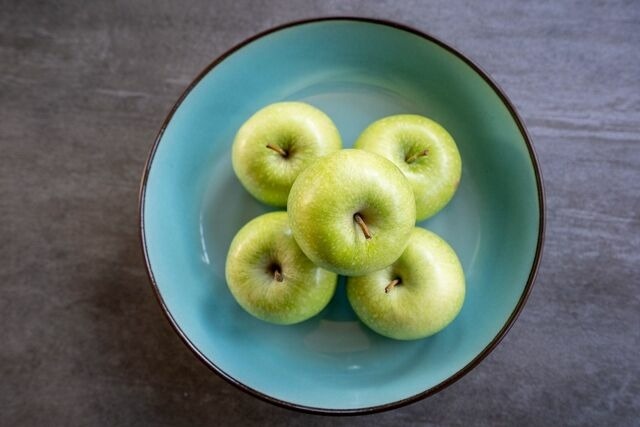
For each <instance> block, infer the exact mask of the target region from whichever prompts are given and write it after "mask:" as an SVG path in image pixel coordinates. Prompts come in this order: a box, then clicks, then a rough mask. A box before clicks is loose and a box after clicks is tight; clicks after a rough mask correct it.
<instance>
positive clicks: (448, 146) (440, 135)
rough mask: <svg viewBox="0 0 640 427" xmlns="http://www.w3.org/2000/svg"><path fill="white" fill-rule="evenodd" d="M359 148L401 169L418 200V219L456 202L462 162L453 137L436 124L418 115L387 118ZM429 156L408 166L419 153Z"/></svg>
mask: <svg viewBox="0 0 640 427" xmlns="http://www.w3.org/2000/svg"><path fill="white" fill-rule="evenodd" d="M355 147H356V148H360V149H362V150H367V151H371V152H372V153H376V154H379V155H381V156H383V157H385V158H387V159H389V160H391V161H392V162H393V163H395V165H396V166H398V167H399V168H400V170H401V171H402V173H404V175H405V176H406V177H407V179H408V180H409V183H410V184H411V188H412V189H413V193H414V196H415V198H416V218H417V219H418V221H422V220H424V219H427V218H429V217H431V216H433V215H435V214H436V213H438V212H439V211H440V210H441V209H442V208H444V207H445V206H446V205H447V203H449V201H450V200H451V199H452V198H453V195H454V194H455V192H456V190H457V189H458V185H459V184H460V178H461V175H462V159H461V157H460V153H459V151H458V147H457V145H456V143H455V141H454V140H453V137H452V136H451V135H450V134H449V132H447V130H446V129H445V128H443V127H442V126H440V125H439V124H438V123H436V122H435V121H433V120H431V119H428V118H426V117H423V116H419V115H415V114H400V115H395V116H389V117H385V118H383V119H380V120H378V121H376V122H374V123H372V124H371V125H369V127H367V128H366V129H365V130H364V132H363V133H362V134H361V135H360V136H359V137H358V140H357V141H356V143H355ZM424 150H427V154H426V155H424V156H420V157H417V158H416V159H415V160H414V161H412V162H410V163H407V159H408V158H410V157H411V156H412V155H414V154H416V153H420V152H423V151H424Z"/></svg>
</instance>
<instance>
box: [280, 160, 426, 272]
mask: <svg viewBox="0 0 640 427" xmlns="http://www.w3.org/2000/svg"><path fill="white" fill-rule="evenodd" d="M287 211H288V212H289V221H290V223H291V230H292V231H293V236H294V238H295V239H296V241H297V242H298V245H300V248H301V249H302V251H303V252H304V253H305V254H306V255H307V256H308V257H309V259H311V260H312V261H313V262H314V263H316V264H317V265H319V266H321V267H323V268H325V269H327V270H331V271H334V272H336V273H339V274H342V275H345V276H359V275H362V274H366V273H369V272H372V271H376V270H379V269H381V268H384V267H386V266H388V265H389V264H391V263H393V262H394V261H395V260H396V259H397V258H398V257H399V256H400V255H401V254H402V251H403V250H404V248H405V247H406V245H407V242H408V239H409V235H410V234H411V231H412V229H413V227H414V225H415V218H416V216H415V199H414V197H413V192H412V191H411V186H410V185H409V182H408V181H407V179H406V178H405V177H404V175H403V174H402V172H400V170H399V169H398V168H397V167H396V166H395V165H394V164H393V163H391V162H390V161H389V160H387V159H385V158H384V157H381V156H378V155H377V154H372V153H369V152H366V151H362V150H354V149H348V150H341V151H338V152H336V153H334V154H331V155H329V156H327V157H323V158H322V159H320V160H318V161H317V162H316V163H314V164H313V165H311V166H310V167H309V168H307V169H305V170H304V171H303V172H302V173H301V174H300V176H299V177H298V179H297V180H296V182H295V183H294V184H293V187H291V193H290V194H289V203H288V204H287ZM357 213H358V214H360V215H361V217H362V219H363V220H364V223H365V225H366V226H367V228H368V230H369V232H370V234H371V237H370V238H367V237H366V236H365V233H364V231H363V229H362V228H361V226H360V225H359V224H358V223H357V222H356V220H355V214H357Z"/></svg>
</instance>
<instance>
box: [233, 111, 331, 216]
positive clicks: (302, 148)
mask: <svg viewBox="0 0 640 427" xmlns="http://www.w3.org/2000/svg"><path fill="white" fill-rule="evenodd" d="M267 145H270V146H272V147H274V148H280V149H282V150H283V151H284V152H286V156H284V155H283V154H281V153H278V152H277V151H274V149H270V148H268V147H267ZM341 147H342V140H341V138H340V133H339V132H338V129H337V128H336V126H335V125H334V124H333V121H331V119H330V118H329V116H327V115H326V114H325V113H323V112H322V111H320V110H318V109H317V108H315V107H313V106H311V105H309V104H305V103H303V102H278V103H275V104H271V105H268V106H266V107H264V108H262V109H261V110H259V111H258V112H257V113H255V114H254V115H253V116H251V117H250V118H249V120H247V121H246V122H245V123H244V124H243V125H242V126H241V127H240V129H239V130H238V133H237V134H236V137H235V139H234V142H233V148H232V152H231V159H232V163H233V170H234V171H235V173H236V176H237V177H238V179H239V180H240V182H241V183H242V185H243V186H244V187H245V188H246V189H247V191H248V192H249V193H251V195H253V196H254V197H255V198H256V199H258V200H260V201H261V202H263V203H266V204H268V205H272V206H277V207H284V206H286V205H287V198H288V196H289V190H290V189H291V185H292V184H293V182H294V181H295V179H296V178H297V176H298V174H299V173H300V172H301V171H303V170H304V169H306V168H307V167H308V166H309V165H310V164H312V163H313V162H315V161H316V160H317V159H318V158H320V157H323V156H326V155H327V154H330V153H333V152H335V151H338V150H340V148H341Z"/></svg>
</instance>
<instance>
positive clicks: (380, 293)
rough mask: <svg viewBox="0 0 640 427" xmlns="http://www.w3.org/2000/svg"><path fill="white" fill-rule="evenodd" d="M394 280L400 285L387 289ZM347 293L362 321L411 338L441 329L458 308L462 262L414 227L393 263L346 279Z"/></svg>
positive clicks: (439, 241)
mask: <svg viewBox="0 0 640 427" xmlns="http://www.w3.org/2000/svg"><path fill="white" fill-rule="evenodd" d="M394 279H400V280H401V283H400V284H399V285H397V286H395V287H393V288H392V289H390V290H389V292H388V293H387V292H385V288H386V287H387V285H388V284H389V283H390V282H391V281H392V280H394ZM347 297H348V299H349V302H350V303H351V306H352V307H353V309H354V311H355V312H356V314H357V315H358V317H359V318H360V320H362V322H363V323H364V324H366V325H367V326H369V327H370V328H371V329H373V330H374V331H376V332H378V333H379V334H381V335H384V336H386V337H389V338H394V339H398V340H415V339H420V338H425V337H428V336H430V335H433V334H435V333H437V332H439V331H441V330H442V329H444V328H445V327H446V326H447V325H448V324H449V323H451V322H452V321H453V320H454V319H455V317H456V316H457V315H458V313H459V312H460V310H461V308H462V305H463V303H464V297H465V278H464V272H463V270H462V265H461V264H460V260H459V259H458V256H457V255H456V253H455V252H454V250H453V249H452V248H451V246H449V244H448V243H447V242H445V241H444V240H443V239H442V238H440V237H439V236H438V235H436V234H435V233H433V232H431V231H428V230H425V229H423V228H415V229H414V230H413V233H412V234H411V237H410V239H409V244H408V245H407V248H406V249H405V251H404V253H403V254H402V255H401V256H400V258H398V260H397V261H396V262H395V263H393V265H391V266H389V267H387V268H385V269H382V270H379V271H376V272H374V273H370V274H368V275H365V276H360V277H350V278H349V280H348V282H347Z"/></svg>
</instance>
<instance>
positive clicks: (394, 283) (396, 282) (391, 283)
mask: <svg viewBox="0 0 640 427" xmlns="http://www.w3.org/2000/svg"><path fill="white" fill-rule="evenodd" d="M399 284H400V279H393V280H392V281H391V282H389V284H388V285H387V286H385V288H384V293H385V294H388V293H389V291H390V290H391V289H393V288H395V287H396V285H399Z"/></svg>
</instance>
